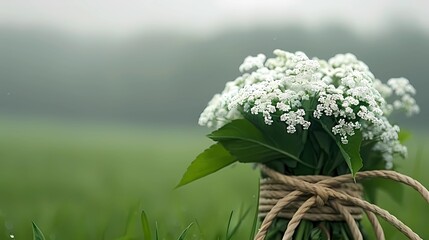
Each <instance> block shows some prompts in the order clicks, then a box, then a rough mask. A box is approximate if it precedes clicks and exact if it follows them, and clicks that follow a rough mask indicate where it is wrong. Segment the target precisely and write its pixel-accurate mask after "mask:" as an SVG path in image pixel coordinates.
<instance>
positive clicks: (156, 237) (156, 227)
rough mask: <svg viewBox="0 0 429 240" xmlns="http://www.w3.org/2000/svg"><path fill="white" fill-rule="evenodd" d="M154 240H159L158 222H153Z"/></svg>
mask: <svg viewBox="0 0 429 240" xmlns="http://www.w3.org/2000/svg"><path fill="white" fill-rule="evenodd" d="M155 240H159V235H158V222H155Z"/></svg>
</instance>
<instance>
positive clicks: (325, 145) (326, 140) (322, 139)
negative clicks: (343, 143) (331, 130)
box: [312, 131, 332, 154]
mask: <svg viewBox="0 0 429 240" xmlns="http://www.w3.org/2000/svg"><path fill="white" fill-rule="evenodd" d="M312 133H313V136H314V137H315V138H316V140H317V143H318V144H319V146H320V148H321V149H322V150H323V151H324V152H325V153H326V154H329V153H330V150H331V143H332V138H331V137H329V135H328V134H326V133H325V132H324V131H313V132H312Z"/></svg>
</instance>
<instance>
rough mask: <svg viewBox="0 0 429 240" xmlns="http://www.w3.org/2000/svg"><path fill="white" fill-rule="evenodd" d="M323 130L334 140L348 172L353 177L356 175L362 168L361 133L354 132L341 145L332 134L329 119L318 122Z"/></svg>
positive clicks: (331, 124)
mask: <svg viewBox="0 0 429 240" xmlns="http://www.w3.org/2000/svg"><path fill="white" fill-rule="evenodd" d="M320 123H321V125H322V127H323V129H325V131H326V133H328V135H329V136H331V138H332V139H334V140H335V143H336V144H337V146H338V148H339V149H340V152H341V154H342V156H343V158H344V160H345V161H346V163H347V166H348V167H349V170H350V172H351V173H352V175H353V177H354V176H356V173H357V172H358V171H359V170H360V169H361V168H362V166H363V164H362V158H361V156H360V146H361V143H362V133H361V132H360V131H358V130H355V134H354V135H353V136H348V138H347V139H348V143H347V144H342V143H341V141H340V140H339V139H338V138H337V137H335V136H334V135H333V134H332V132H331V129H332V126H333V122H332V120H331V119H330V118H322V119H321V121H320Z"/></svg>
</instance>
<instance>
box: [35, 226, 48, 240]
mask: <svg viewBox="0 0 429 240" xmlns="http://www.w3.org/2000/svg"><path fill="white" fill-rule="evenodd" d="M32 223H33V240H45V236H43V233H42V231H41V230H40V228H39V227H38V226H37V225H36V224H35V223H34V222H32Z"/></svg>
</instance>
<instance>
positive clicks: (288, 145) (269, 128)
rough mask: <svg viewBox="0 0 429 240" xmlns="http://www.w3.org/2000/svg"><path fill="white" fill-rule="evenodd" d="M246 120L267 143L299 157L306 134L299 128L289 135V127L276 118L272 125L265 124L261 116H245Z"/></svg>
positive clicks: (248, 114) (247, 114)
mask: <svg viewBox="0 0 429 240" xmlns="http://www.w3.org/2000/svg"><path fill="white" fill-rule="evenodd" d="M244 117H245V119H246V120H248V121H249V122H250V123H252V124H253V125H254V126H255V127H256V128H257V129H258V130H259V131H260V132H261V133H262V135H263V136H264V138H265V139H266V141H267V142H269V143H270V144H271V145H273V146H275V147H276V148H279V149H282V150H284V151H286V152H288V153H290V154H292V155H294V156H299V155H300V154H301V152H302V150H303V148H304V145H303V141H302V138H303V136H304V133H305V132H308V131H303V130H302V129H301V128H300V127H297V129H296V132H295V133H293V134H290V133H287V125H286V124H285V123H284V122H281V121H280V120H279V119H276V118H274V119H273V123H272V124H271V125H267V124H266V123H265V122H264V118H263V117H262V116H261V115H254V114H250V113H246V114H244Z"/></svg>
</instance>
